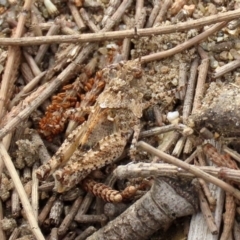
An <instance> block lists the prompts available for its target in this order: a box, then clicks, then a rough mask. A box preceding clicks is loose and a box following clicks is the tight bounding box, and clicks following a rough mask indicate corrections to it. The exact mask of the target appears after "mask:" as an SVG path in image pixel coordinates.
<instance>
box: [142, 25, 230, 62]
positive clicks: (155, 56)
mask: <svg viewBox="0 0 240 240" xmlns="http://www.w3.org/2000/svg"><path fill="white" fill-rule="evenodd" d="M226 24H227V23H226V22H221V23H217V24H215V25H214V26H212V27H210V28H209V29H207V30H206V31H204V32H203V33H200V34H199V35H197V36H196V37H193V38H192V39H190V40H188V41H186V42H184V43H182V44H179V45H178V46H176V47H174V48H172V49H169V50H166V51H163V52H159V53H153V54H150V55H148V56H144V57H142V58H141V62H142V63H146V62H151V61H156V60H160V59H163V58H166V57H170V56H172V55H173V54H177V53H179V52H182V51H184V50H186V49H188V48H190V47H192V46H194V45H195V44H197V43H199V42H200V41H202V40H204V39H205V38H207V37H208V36H210V35H212V34H213V33H215V32H217V31H219V30H221V29H222V28H223V27H225V26H226Z"/></svg>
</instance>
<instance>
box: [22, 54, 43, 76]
mask: <svg viewBox="0 0 240 240" xmlns="http://www.w3.org/2000/svg"><path fill="white" fill-rule="evenodd" d="M23 55H24V57H25V59H26V61H27V63H28V65H29V67H30V68H31V70H32V72H33V74H34V76H35V77H36V76H38V75H39V74H41V73H42V72H41V70H40V69H39V67H38V65H37V63H36V62H35V60H34V59H33V57H32V56H31V55H30V54H28V53H27V52H26V51H23Z"/></svg>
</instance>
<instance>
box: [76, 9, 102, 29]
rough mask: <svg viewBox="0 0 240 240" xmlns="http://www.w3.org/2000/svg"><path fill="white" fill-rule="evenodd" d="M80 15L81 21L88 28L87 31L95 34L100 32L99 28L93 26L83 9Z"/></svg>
mask: <svg viewBox="0 0 240 240" xmlns="http://www.w3.org/2000/svg"><path fill="white" fill-rule="evenodd" d="M80 14H81V16H82V19H83V21H84V23H85V24H86V25H87V26H88V27H89V29H90V30H91V31H92V32H94V33H97V32H99V31H100V29H99V27H98V26H97V25H95V24H94V22H93V21H92V20H91V18H90V17H89V16H88V13H87V11H86V10H85V9H84V8H81V9H80Z"/></svg>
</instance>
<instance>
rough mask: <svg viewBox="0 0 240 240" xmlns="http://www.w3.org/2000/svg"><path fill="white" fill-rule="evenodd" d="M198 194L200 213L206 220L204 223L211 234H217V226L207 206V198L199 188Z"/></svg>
mask: <svg viewBox="0 0 240 240" xmlns="http://www.w3.org/2000/svg"><path fill="white" fill-rule="evenodd" d="M198 196H199V202H200V208H201V211H202V214H203V216H204V218H205V220H206V223H207V225H208V227H209V229H210V231H211V233H212V234H213V235H217V234H218V228H217V226H216V224H215V222H214V218H213V215H212V212H211V210H210V208H209V206H208V203H207V200H206V198H205V196H204V194H203V192H202V190H201V189H199V190H198Z"/></svg>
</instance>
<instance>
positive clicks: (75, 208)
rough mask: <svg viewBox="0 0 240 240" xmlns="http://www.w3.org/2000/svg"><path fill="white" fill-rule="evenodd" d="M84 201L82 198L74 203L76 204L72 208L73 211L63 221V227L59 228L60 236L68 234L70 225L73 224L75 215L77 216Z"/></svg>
mask: <svg viewBox="0 0 240 240" xmlns="http://www.w3.org/2000/svg"><path fill="white" fill-rule="evenodd" d="M82 200H83V197H82V196H80V197H78V198H77V199H76V200H75V201H74V203H73V205H72V207H71V210H70V211H69V213H68V214H67V215H66V217H65V218H64V219H63V221H62V223H61V225H60V226H59V228H58V235H60V236H63V235H64V234H65V233H66V232H67V230H68V228H69V226H70V224H71V223H72V221H73V219H74V217H75V215H76V214H77V211H78V209H79V207H80V205H81V203H82Z"/></svg>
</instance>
